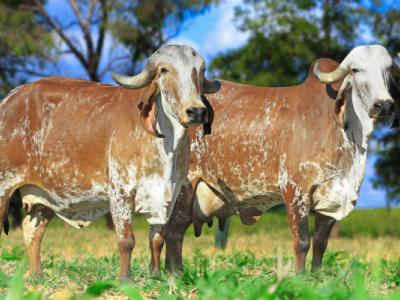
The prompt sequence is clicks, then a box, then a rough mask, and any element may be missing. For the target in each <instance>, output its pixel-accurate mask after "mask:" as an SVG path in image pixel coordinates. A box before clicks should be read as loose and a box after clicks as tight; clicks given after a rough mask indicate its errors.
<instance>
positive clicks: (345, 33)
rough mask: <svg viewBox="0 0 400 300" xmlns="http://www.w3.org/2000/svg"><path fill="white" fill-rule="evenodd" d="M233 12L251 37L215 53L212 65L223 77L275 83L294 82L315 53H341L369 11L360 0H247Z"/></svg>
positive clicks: (340, 55)
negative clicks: (217, 53) (226, 49)
mask: <svg viewBox="0 0 400 300" xmlns="http://www.w3.org/2000/svg"><path fill="white" fill-rule="evenodd" d="M236 18H237V21H238V26H239V29H240V30H242V31H247V32H249V33H250V39H249V41H248V43H247V44H246V45H245V46H244V47H242V48H239V49H237V50H234V51H231V52H228V53H223V54H222V55H220V56H218V57H217V58H215V59H214V61H213V62H212V65H211V69H212V70H213V71H214V72H215V73H217V74H218V75H219V76H221V77H224V78H226V79H231V80H235V81H240V82H247V83H253V84H258V85H272V86H274V85H292V84H295V83H298V82H299V81H300V80H301V79H303V78H304V77H305V75H306V70H307V68H308V66H309V65H310V63H311V62H312V61H313V60H314V59H316V58H318V57H330V58H333V59H336V60H341V59H343V58H344V56H345V55H346V54H347V53H348V51H349V49H351V48H352V47H353V46H354V45H355V43H356V41H357V39H358V38H359V33H358V32H359V26H360V25H361V24H362V23H363V22H365V20H366V19H368V14H367V10H366V8H365V7H364V6H363V5H362V1H338V0H324V1H316V0H301V1H295V0H284V1H281V0H246V1H245V3H244V4H243V5H242V6H239V7H238V8H237V9H236ZM362 20H364V21H362Z"/></svg>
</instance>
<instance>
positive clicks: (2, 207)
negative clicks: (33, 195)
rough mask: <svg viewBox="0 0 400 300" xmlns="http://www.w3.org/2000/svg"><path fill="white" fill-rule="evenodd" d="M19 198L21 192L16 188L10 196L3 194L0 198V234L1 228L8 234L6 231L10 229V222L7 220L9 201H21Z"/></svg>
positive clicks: (16, 202)
mask: <svg viewBox="0 0 400 300" xmlns="http://www.w3.org/2000/svg"><path fill="white" fill-rule="evenodd" d="M20 199H21V194H20V192H19V190H16V191H15V192H14V194H13V195H12V196H11V197H9V196H7V195H5V196H4V197H2V198H0V235H1V233H2V232H3V230H4V232H5V234H7V235H8V232H9V230H10V222H9V220H8V212H9V206H10V202H12V201H13V202H15V204H18V203H22V202H21V201H20ZM13 204H14V203H13Z"/></svg>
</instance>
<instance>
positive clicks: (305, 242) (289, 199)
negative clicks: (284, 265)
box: [283, 186, 310, 272]
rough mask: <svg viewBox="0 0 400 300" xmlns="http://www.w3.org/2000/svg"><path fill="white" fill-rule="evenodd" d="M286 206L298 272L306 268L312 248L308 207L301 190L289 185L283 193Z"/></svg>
mask: <svg viewBox="0 0 400 300" xmlns="http://www.w3.org/2000/svg"><path fill="white" fill-rule="evenodd" d="M283 197H284V201H285V206H286V210H287V214H288V218H289V226H290V229H291V232H292V238H293V244H294V251H295V255H296V265H295V269H296V272H303V271H304V270H305V262H306V256H307V253H308V250H309V249H310V234H309V231H308V208H307V207H306V204H307V203H306V201H305V199H303V197H304V196H303V195H302V194H301V193H300V192H299V190H298V189H297V190H296V188H294V187H292V186H288V187H287V189H286V190H285V191H284V193H283Z"/></svg>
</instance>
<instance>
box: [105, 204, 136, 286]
mask: <svg viewBox="0 0 400 300" xmlns="http://www.w3.org/2000/svg"><path fill="white" fill-rule="evenodd" d="M110 210H111V216H112V219H113V222H114V227H115V231H116V233H117V238H118V248H119V252H120V255H121V265H120V273H119V278H120V279H121V280H127V279H129V272H130V268H131V254H132V250H133V248H134V247H135V237H134V236H133V232H132V204H131V202H130V201H127V200H125V199H118V200H115V199H113V200H110Z"/></svg>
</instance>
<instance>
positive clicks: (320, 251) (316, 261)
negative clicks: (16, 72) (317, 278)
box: [312, 213, 336, 270]
mask: <svg viewBox="0 0 400 300" xmlns="http://www.w3.org/2000/svg"><path fill="white" fill-rule="evenodd" d="M335 223H336V220H335V219H334V218H332V217H327V216H324V215H321V214H319V213H317V214H316V215H315V231H314V240H313V259H312V269H313V270H315V269H318V268H319V267H321V264H322V257H323V255H324V252H325V250H326V246H327V245H328V239H329V235H330V233H331V230H332V227H333V225H335Z"/></svg>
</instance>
